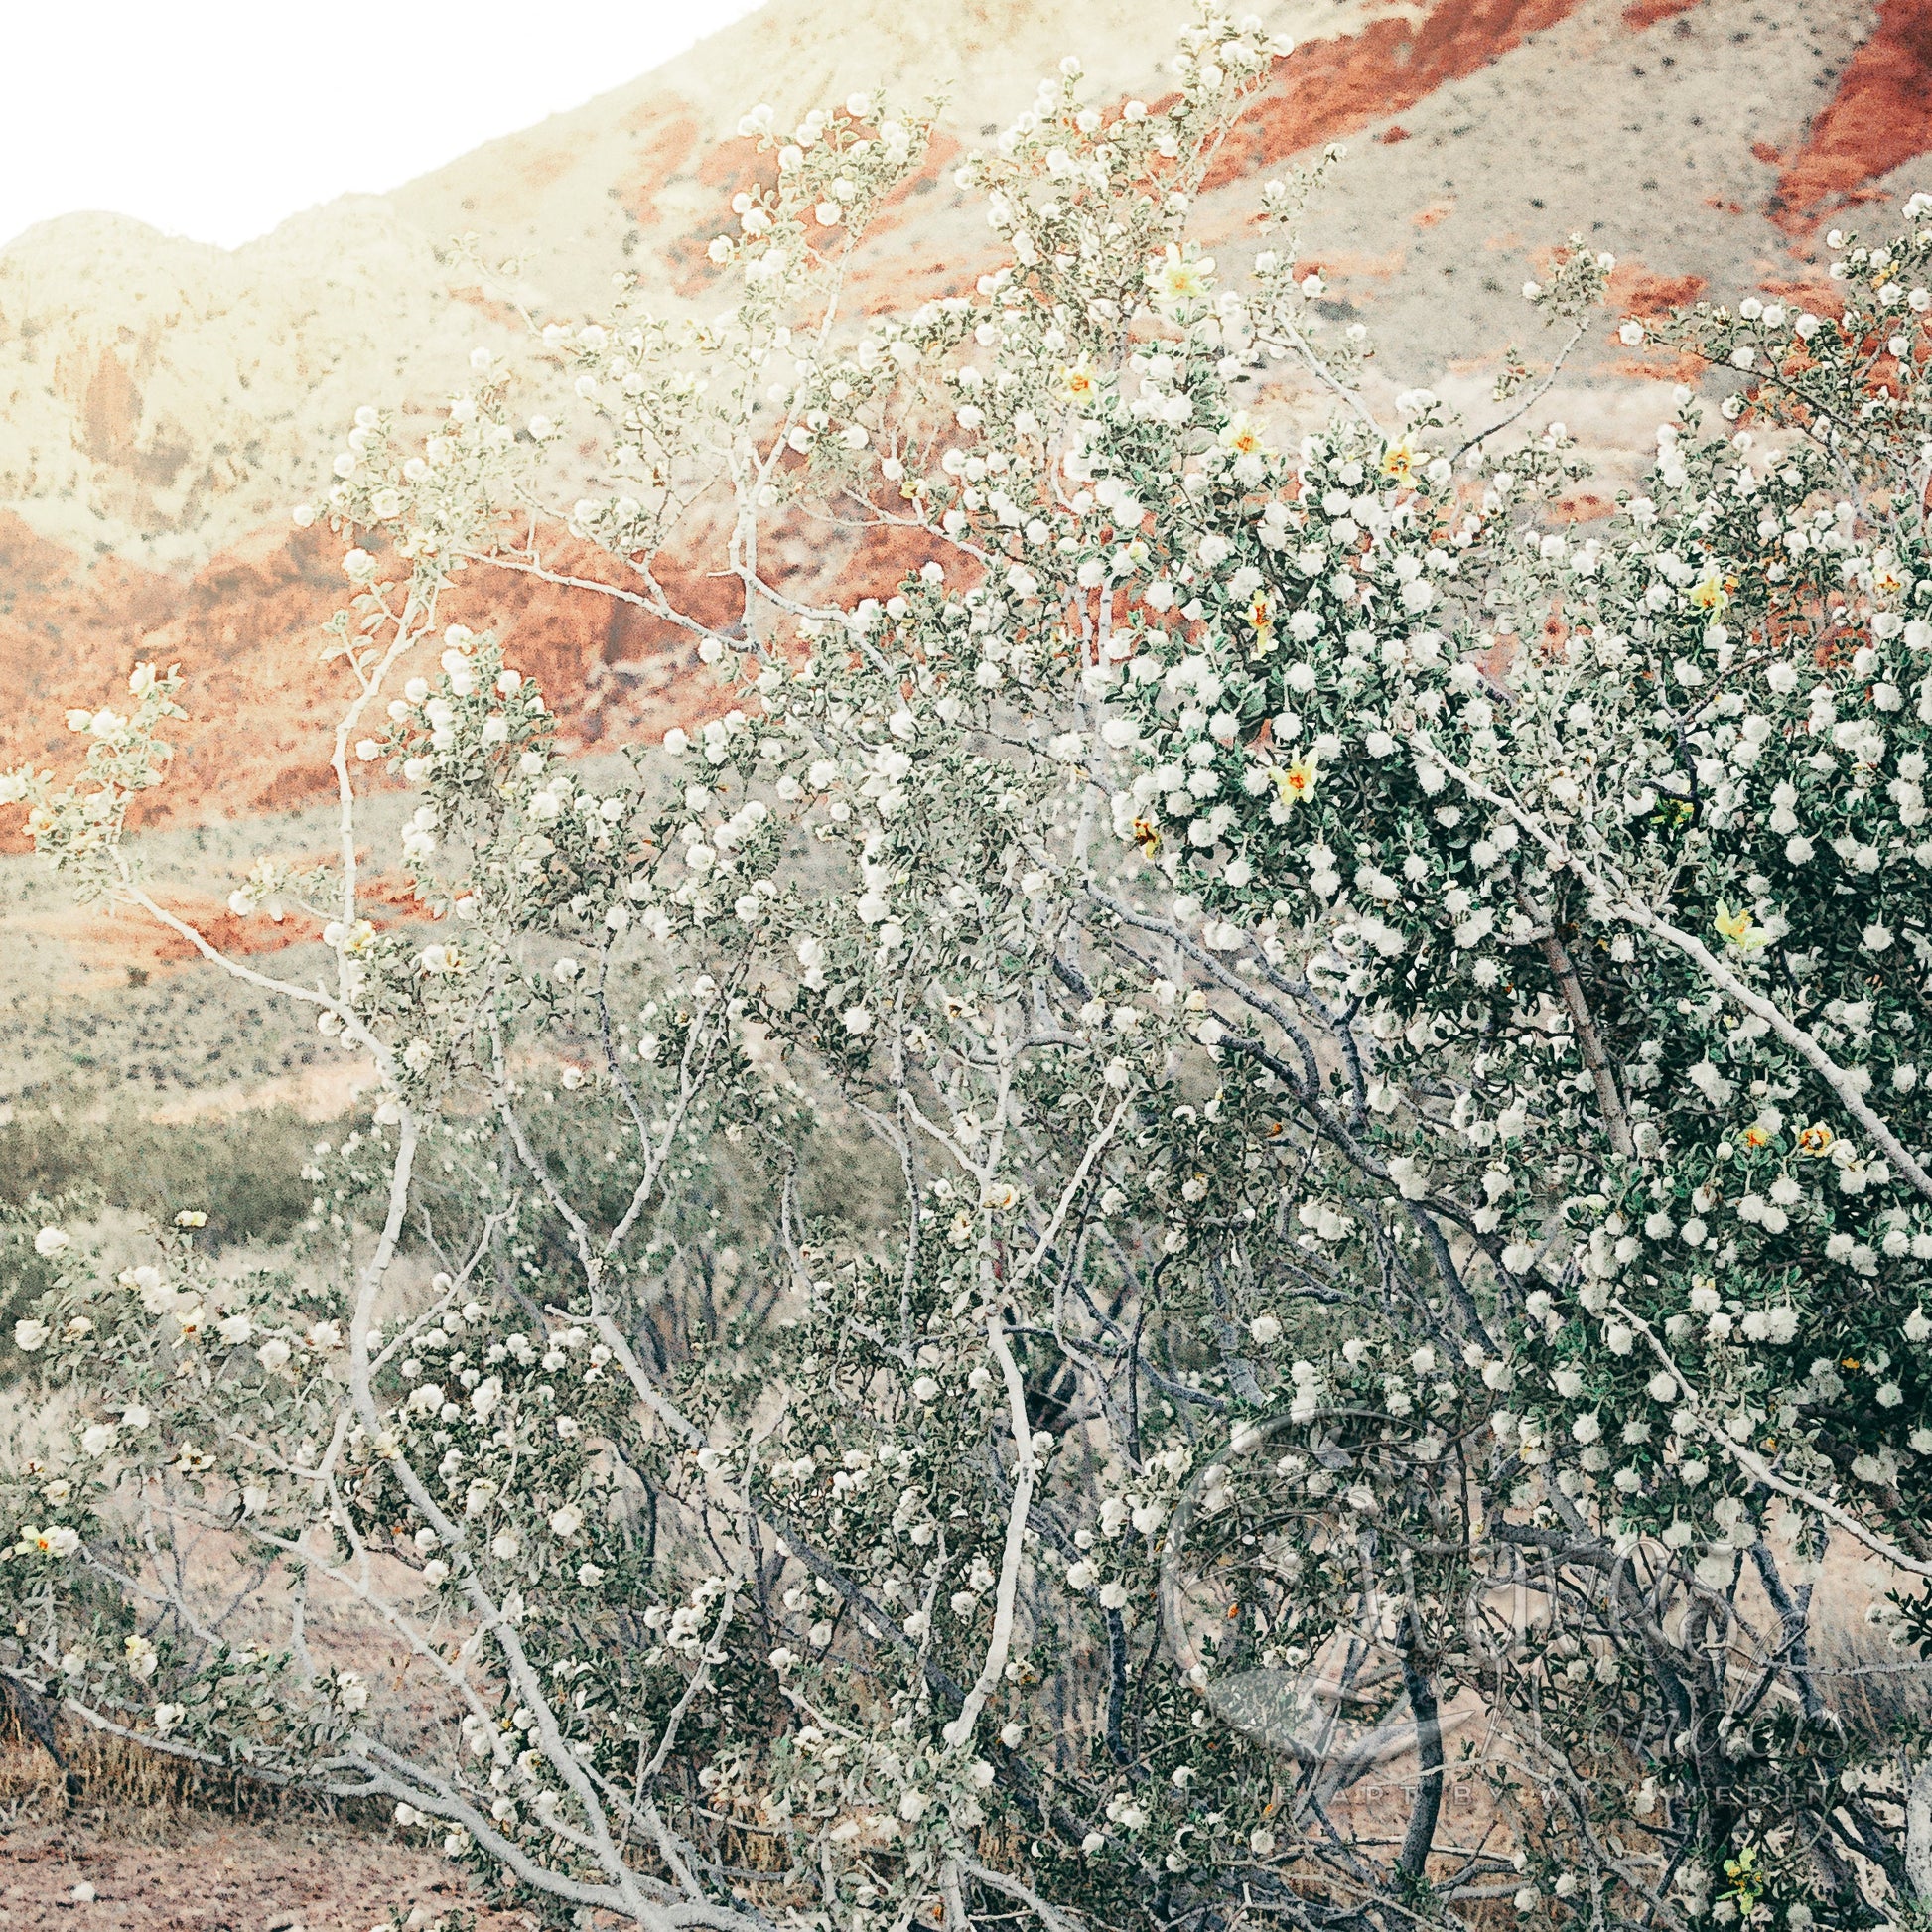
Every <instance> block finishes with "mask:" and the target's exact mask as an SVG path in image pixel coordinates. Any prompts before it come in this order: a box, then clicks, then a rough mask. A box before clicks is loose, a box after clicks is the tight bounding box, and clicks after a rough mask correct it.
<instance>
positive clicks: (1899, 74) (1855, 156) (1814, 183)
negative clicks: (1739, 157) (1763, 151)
mask: <svg viewBox="0 0 1932 1932" xmlns="http://www.w3.org/2000/svg"><path fill="white" fill-rule="evenodd" d="M1929 148H1932V0H1884V4H1883V5H1882V6H1881V7H1880V8H1879V10H1878V25H1877V29H1876V31H1875V32H1874V33H1873V34H1872V36H1871V38H1870V39H1869V40H1868V41H1866V42H1865V44H1864V45H1863V47H1862V48H1860V49H1859V51H1858V53H1857V54H1855V55H1854V56H1853V57H1852V60H1851V62H1850V64H1849V65H1848V66H1847V67H1846V69H1845V71H1844V73H1843V74H1842V75H1841V76H1840V78H1839V83H1838V91H1837V93H1836V94H1834V95H1833V97H1832V101H1831V104H1830V105H1829V106H1828V107H1827V108H1826V109H1825V111H1824V112H1823V113H1822V114H1820V115H1819V116H1818V118H1817V119H1816V120H1815V121H1813V122H1812V124H1811V127H1810V129H1809V131H1808V132H1807V133H1806V135H1805V139H1804V142H1803V144H1802V145H1801V146H1800V147H1799V148H1798V150H1797V152H1796V153H1795V154H1794V155H1793V156H1792V157H1791V159H1790V160H1789V161H1788V162H1787V163H1786V164H1785V167H1784V171H1783V173H1782V174H1780V175H1779V177H1778V189H1777V195H1776V198H1775V200H1774V202H1773V218H1774V219H1776V220H1777V221H1778V223H1779V225H1780V226H1781V227H1784V228H1785V229H1786V230H1787V231H1789V232H1792V233H1805V232H1808V231H1809V230H1810V229H1812V228H1814V227H1815V226H1817V224H1818V223H1819V222H1820V221H1821V220H1822V219H1823V218H1824V217H1825V216H1826V215H1827V214H1829V213H1830V212H1831V211H1832V210H1833V209H1834V208H1838V207H1848V206H1850V205H1852V204H1854V203H1857V202H1860V201H1863V200H1867V199H1869V194H1870V191H1869V190H1868V189H1867V184H1868V183H1870V182H1873V181H1875V180H1876V179H1877V178H1878V177H1879V176H1880V175H1886V174H1889V173H1890V172H1891V171H1892V170H1893V169H1894V168H1897V167H1899V166H1901V165H1902V164H1903V163H1905V162H1907V161H1910V160H1911V159H1912V157H1913V156H1914V155H1920V154H1924V153H1925V152H1926V151H1927V149H1929Z"/></svg>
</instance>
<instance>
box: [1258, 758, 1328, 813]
mask: <svg viewBox="0 0 1932 1932" xmlns="http://www.w3.org/2000/svg"><path fill="white" fill-rule="evenodd" d="M1317 775H1318V774H1317V773H1316V771H1315V768H1314V759H1313V757H1312V755H1311V756H1310V757H1308V758H1305V759H1296V760H1295V762H1294V763H1293V764H1271V765H1270V766H1269V767H1268V776H1269V777H1270V779H1271V780H1272V781H1273V782H1274V786H1275V792H1276V795H1277V796H1278V797H1279V798H1280V799H1281V801H1282V803H1283V804H1284V805H1289V806H1294V805H1299V804H1300V803H1301V802H1302V800H1303V799H1304V798H1306V797H1308V796H1309V794H1310V793H1311V791H1313V789H1314V781H1315V778H1316V776H1317Z"/></svg>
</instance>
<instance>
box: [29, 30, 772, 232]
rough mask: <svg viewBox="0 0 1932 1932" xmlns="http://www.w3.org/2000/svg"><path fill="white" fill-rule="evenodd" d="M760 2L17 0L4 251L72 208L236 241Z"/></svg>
mask: <svg viewBox="0 0 1932 1932" xmlns="http://www.w3.org/2000/svg"><path fill="white" fill-rule="evenodd" d="M758 4H759V0H562V4H561V5H559V4H555V0H550V4H543V3H542V0H538V3H537V4H532V0H374V4H371V5H365V6H362V7H357V8H353V9H347V10H344V11H343V12H342V13H340V14H338V13H336V12H335V10H332V9H328V8H311V7H297V6H294V5H292V4H290V0H53V4H41V3H30V0H12V4H6V5H5V7H4V10H5V12H6V13H7V14H8V16H9V18H8V20H7V24H6V70H7V71H6V88H5V95H6V99H5V104H4V106H0V246H4V245H5V243H6V242H8V241H10V240H12V239H13V237H14V236H16V235H17V234H19V233H20V232H21V231H22V230H23V229H24V228H28V227H31V226H32V225H33V224H34V223H35V222H36V221H45V220H47V219H49V218H50V217H51V216H53V215H57V214H67V213H70V212H72V211H74V210H76V209H82V208H85V209H106V210H109V211H112V212H114V213H118V214H132V215H135V216H137V217H138V218H139V219H141V220H143V221H146V222H149V223H151V224H152V225H153V226H155V227H157V228H161V229H164V230H166V231H167V232H169V233H172V234H185V235H189V236H192V237H193V238H194V239H196V240H198V241H214V242H219V243H220V244H221V245H222V246H224V247H229V248H232V247H235V246H237V245H238V244H239V243H241V242H244V241H249V240H252V239H253V238H254V237H255V236H257V235H260V234H265V233H267V232H268V230H269V229H270V228H272V227H274V226H275V224H276V223H277V222H278V221H281V220H283V219H285V218H286V217H287V216H288V215H291V214H294V213H295V212H297V211H298V210H299V209H301V208H305V207H313V206H314V205H315V204H316V203H318V202H326V201H330V200H332V199H333V198H334V197H336V196H338V195H342V194H346V193H350V192H352V191H359V192H365V193H373V194H380V193H383V192H384V191H386V190H388V189H391V188H396V187H399V186H400V185H401V184H402V183H403V182H405V181H408V180H410V179H412V178H413V177H414V176H416V175H420V174H424V173H427V172H428V171H429V170H430V169H432V168H438V167H441V166H442V165H443V163H445V162H446V161H453V160H455V159H456V157H457V156H458V155H460V154H465V153H467V152H468V151H469V150H470V149H472V148H474V147H477V146H479V145H480V144H481V143H483V142H484V141H488V140H492V139H493V138H494V137H495V136H497V135H499V134H508V133H511V132H512V131H514V130H515V129H517V128H520V127H527V126H528V125H529V124H530V123H531V122H533V121H538V120H541V119H542V118H543V117H544V116H545V115H546V114H552V113H555V112H557V111H558V110H559V109H561V108H566V107H575V106H577V105H579V104H580V103H581V102H583V101H586V100H589V99H590V98H591V97H592V96H593V95H595V94H601V93H604V92H607V91H608V90H609V89H611V88H613V87H618V86H621V85H622V84H623V83H624V82H625V81H627V80H630V79H633V78H635V77H636V75H638V74H640V73H643V72H645V71H646V70H647V69H651V68H654V67H656V66H658V65H659V64H660V63H662V62H664V61H666V60H668V59H670V57H671V56H672V55H674V54H677V53H679V52H681V51H682V50H683V49H684V48H686V47H689V46H690V45H691V44H692V43H693V42H694V41H698V40H701V39H702V38H703V37H704V36H705V35H706V34H709V33H713V32H715V31H716V30H717V29H718V28H720V27H723V26H725V25H727V24H728V23H729V22H731V21H733V20H736V19H737V18H739V17H740V16H741V15H743V14H748V13H750V12H752V10H753V9H754V7H755V6H756V5H758ZM339 23H340V24H339Z"/></svg>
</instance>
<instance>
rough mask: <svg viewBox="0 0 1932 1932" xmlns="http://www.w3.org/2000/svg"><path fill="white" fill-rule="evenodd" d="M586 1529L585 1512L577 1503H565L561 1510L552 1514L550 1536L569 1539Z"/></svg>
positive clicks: (554, 1510) (556, 1510)
mask: <svg viewBox="0 0 1932 1932" xmlns="http://www.w3.org/2000/svg"><path fill="white" fill-rule="evenodd" d="M583 1527H584V1512H583V1511H582V1510H581V1509H579V1508H578V1507H577V1505H576V1504H575V1503H565V1504H564V1505H563V1507H562V1508H561V1509H553V1510H552V1511H551V1512H550V1534H551V1535H552V1536H555V1537H560V1538H569V1537H573V1536H575V1535H576V1534H577V1532H578V1531H579V1530H581V1529H582V1528H583Z"/></svg>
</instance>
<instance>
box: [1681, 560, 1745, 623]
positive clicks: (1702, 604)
mask: <svg viewBox="0 0 1932 1932" xmlns="http://www.w3.org/2000/svg"><path fill="white" fill-rule="evenodd" d="M1736 588H1737V580H1736V579H1735V578H1734V577H1721V576H1720V575H1719V574H1718V573H1717V572H1716V571H1715V570H1714V571H1711V572H1709V573H1707V574H1706V575H1705V576H1703V577H1701V578H1699V579H1698V581H1697V582H1696V583H1695V584H1693V585H1692V586H1691V602H1692V604H1694V605H1695V606H1696V607H1697V609H1698V610H1700V611H1708V612H1709V613H1710V614H1711V615H1712V616H1713V617H1714V618H1715V617H1716V616H1718V615H1719V613H1720V612H1722V611H1725V610H1726V609H1728V608H1729V605H1730V594H1731V592H1732V591H1733V590H1735V589H1736Z"/></svg>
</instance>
